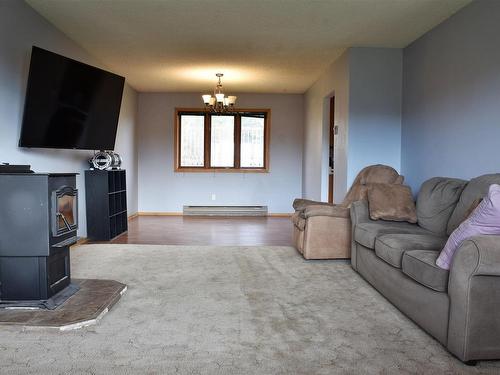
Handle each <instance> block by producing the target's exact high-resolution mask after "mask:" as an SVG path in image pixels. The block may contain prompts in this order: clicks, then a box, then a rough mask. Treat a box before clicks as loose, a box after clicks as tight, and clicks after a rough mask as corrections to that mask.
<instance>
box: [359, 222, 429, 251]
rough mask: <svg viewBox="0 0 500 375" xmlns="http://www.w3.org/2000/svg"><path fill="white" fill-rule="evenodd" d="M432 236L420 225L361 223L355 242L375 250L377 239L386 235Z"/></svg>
mask: <svg viewBox="0 0 500 375" xmlns="http://www.w3.org/2000/svg"><path fill="white" fill-rule="evenodd" d="M397 233H399V234H405V233H406V234H432V233H431V232H429V231H428V230H426V229H423V228H420V227H419V226H418V225H415V224H410V223H407V222H393V221H383V220H379V221H370V222H368V223H359V224H357V225H356V227H355V228H354V240H355V241H356V242H358V243H359V244H361V245H363V246H365V247H367V248H369V249H374V248H375V239H376V238H377V237H379V236H382V235H384V234H397Z"/></svg>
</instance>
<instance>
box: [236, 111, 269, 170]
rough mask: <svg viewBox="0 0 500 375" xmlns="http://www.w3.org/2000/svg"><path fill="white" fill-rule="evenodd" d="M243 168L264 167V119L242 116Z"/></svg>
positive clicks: (241, 162)
mask: <svg viewBox="0 0 500 375" xmlns="http://www.w3.org/2000/svg"><path fill="white" fill-rule="evenodd" d="M240 165H241V168H264V119H263V118H259V117H245V116H241V161H240Z"/></svg>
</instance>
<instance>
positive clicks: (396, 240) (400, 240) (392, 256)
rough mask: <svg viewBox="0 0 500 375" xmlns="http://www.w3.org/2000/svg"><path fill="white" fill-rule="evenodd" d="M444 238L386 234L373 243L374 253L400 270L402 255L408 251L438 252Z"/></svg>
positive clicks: (424, 235)
mask: <svg viewBox="0 0 500 375" xmlns="http://www.w3.org/2000/svg"><path fill="white" fill-rule="evenodd" d="M445 243H446V237H439V236H436V235H433V234H386V235H383V236H380V237H378V238H377V239H376V241H375V253H376V254H377V256H378V257H379V258H380V259H382V260H384V261H386V262H387V263H389V264H390V265H391V266H393V267H396V268H401V260H402V259H403V254H404V253H405V252H406V251H408V250H414V249H422V250H435V251H439V250H441V249H442V248H443V246H444V245H445Z"/></svg>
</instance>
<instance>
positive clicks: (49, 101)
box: [19, 47, 125, 150]
mask: <svg viewBox="0 0 500 375" xmlns="http://www.w3.org/2000/svg"><path fill="white" fill-rule="evenodd" d="M124 83H125V78H123V77H120V76H118V75H116V74H113V73H110V72H107V71H105V70H102V69H98V68H95V67H93V66H90V65H87V64H83V63H81V62H78V61H75V60H72V59H69V58H67V57H64V56H61V55H58V54H56V53H53V52H49V51H46V50H44V49H42V48H38V47H33V50H32V53H31V63H30V71H29V77H28V87H27V90H26V101H25V105H24V116H23V124H22V129H21V137H20V139H19V146H21V147H43V148H67V149H84V150H113V149H114V147H115V138H116V129H117V127H118V116H119V115H120V105H121V100H122V94H123V86H124Z"/></svg>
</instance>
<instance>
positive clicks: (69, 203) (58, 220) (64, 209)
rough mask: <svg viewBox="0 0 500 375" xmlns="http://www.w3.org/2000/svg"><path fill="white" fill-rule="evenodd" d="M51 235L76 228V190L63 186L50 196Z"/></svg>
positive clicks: (58, 234) (64, 232)
mask: <svg viewBox="0 0 500 375" xmlns="http://www.w3.org/2000/svg"><path fill="white" fill-rule="evenodd" d="M52 212H53V214H52V215H53V216H52V219H53V220H52V235H53V236H54V237H58V236H62V235H64V234H67V233H70V232H73V231H76V230H77V228H78V190H77V189H74V188H72V187H68V186H64V187H62V188H60V189H59V190H57V191H55V192H54V193H53V196H52Z"/></svg>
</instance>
